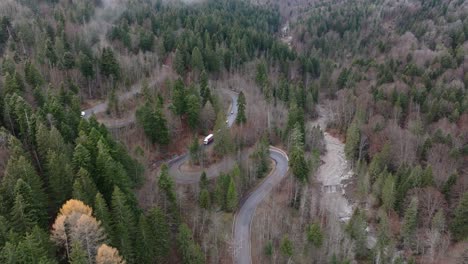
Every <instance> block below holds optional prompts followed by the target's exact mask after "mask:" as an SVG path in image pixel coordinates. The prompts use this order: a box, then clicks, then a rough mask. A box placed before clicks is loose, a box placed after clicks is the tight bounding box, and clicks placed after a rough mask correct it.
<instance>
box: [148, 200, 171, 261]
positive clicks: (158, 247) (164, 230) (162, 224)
mask: <svg viewBox="0 0 468 264" xmlns="http://www.w3.org/2000/svg"><path fill="white" fill-rule="evenodd" d="M148 223H149V226H150V227H149V229H150V237H151V248H152V249H151V250H152V251H153V252H154V257H155V261H156V263H164V262H165V260H166V259H167V257H168V255H169V251H170V246H171V242H170V239H171V233H170V229H169V224H168V223H167V219H166V216H165V215H164V214H163V212H161V210H160V209H159V208H156V207H155V208H152V209H151V210H150V211H149V214H148Z"/></svg>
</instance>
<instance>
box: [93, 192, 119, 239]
mask: <svg viewBox="0 0 468 264" xmlns="http://www.w3.org/2000/svg"><path fill="white" fill-rule="evenodd" d="M94 216H95V217H96V219H98V220H99V221H101V224H102V227H103V228H104V231H106V233H107V234H108V235H109V236H112V235H113V234H114V232H113V228H112V221H111V213H110V212H109V207H108V206H107V203H106V201H105V200H104V197H103V196H102V194H101V193H99V192H98V193H97V194H96V198H95V199H94Z"/></svg>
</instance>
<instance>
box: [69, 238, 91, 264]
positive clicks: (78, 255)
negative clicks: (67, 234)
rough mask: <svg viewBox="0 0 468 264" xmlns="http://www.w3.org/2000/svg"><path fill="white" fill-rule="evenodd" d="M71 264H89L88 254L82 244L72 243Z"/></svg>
mask: <svg viewBox="0 0 468 264" xmlns="http://www.w3.org/2000/svg"><path fill="white" fill-rule="evenodd" d="M69 263H70V264H88V258H87V255H86V252H85V251H84V249H83V247H82V246H81V244H80V242H78V241H76V240H75V241H72V243H71V252H70V261H69Z"/></svg>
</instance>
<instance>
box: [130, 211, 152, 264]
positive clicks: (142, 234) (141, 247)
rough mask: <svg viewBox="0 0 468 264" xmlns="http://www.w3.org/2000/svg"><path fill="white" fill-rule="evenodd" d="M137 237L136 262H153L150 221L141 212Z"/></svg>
mask: <svg viewBox="0 0 468 264" xmlns="http://www.w3.org/2000/svg"><path fill="white" fill-rule="evenodd" d="M136 237H137V239H136V240H135V253H136V254H135V262H136V263H152V262H153V259H154V256H153V255H154V253H155V252H153V249H152V247H151V243H152V241H151V240H152V239H154V238H153V237H151V232H150V228H149V223H148V221H147V218H146V216H145V215H144V214H140V217H139V218H138V225H137V233H136Z"/></svg>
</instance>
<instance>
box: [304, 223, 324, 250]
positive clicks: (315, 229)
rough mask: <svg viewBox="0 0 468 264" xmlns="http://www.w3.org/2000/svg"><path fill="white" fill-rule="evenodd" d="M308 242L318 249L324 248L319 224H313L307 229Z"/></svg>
mask: <svg viewBox="0 0 468 264" xmlns="http://www.w3.org/2000/svg"><path fill="white" fill-rule="evenodd" d="M307 240H308V241H309V242H310V243H312V245H314V247H316V248H319V247H321V246H322V244H323V234H322V230H320V226H319V225H318V224H311V225H309V226H308V227H307Z"/></svg>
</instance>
